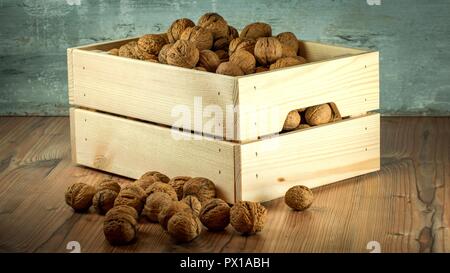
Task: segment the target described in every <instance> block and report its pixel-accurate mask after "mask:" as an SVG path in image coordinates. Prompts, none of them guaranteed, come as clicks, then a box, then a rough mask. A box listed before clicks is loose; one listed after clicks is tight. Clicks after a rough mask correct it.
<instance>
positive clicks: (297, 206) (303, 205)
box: [284, 185, 314, 210]
mask: <svg viewBox="0 0 450 273" xmlns="http://www.w3.org/2000/svg"><path fill="white" fill-rule="evenodd" d="M313 200H314V195H313V193H312V191H311V190H310V189H309V188H308V187H306V186H303V185H298V186H294V187H292V188H290V189H289V190H288V191H287V192H286V194H285V195H284V202H285V203H286V205H288V206H289V207H290V208H292V209H294V210H305V209H307V208H309V207H310V206H311V204H312V202H313Z"/></svg>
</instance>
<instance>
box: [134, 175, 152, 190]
mask: <svg viewBox="0 0 450 273" xmlns="http://www.w3.org/2000/svg"><path fill="white" fill-rule="evenodd" d="M155 182H156V181H155V179H154V178H153V177H151V176H147V177H141V178H139V179H138V180H136V181H135V182H134V184H135V185H137V186H139V187H141V188H142V189H143V190H144V191H146V190H147V189H148V187H150V186H151V185H152V184H153V183H155Z"/></svg>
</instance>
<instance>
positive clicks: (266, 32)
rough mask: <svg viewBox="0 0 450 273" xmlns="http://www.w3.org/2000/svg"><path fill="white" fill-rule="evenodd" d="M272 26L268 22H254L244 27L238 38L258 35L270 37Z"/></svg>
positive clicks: (257, 36)
mask: <svg viewBox="0 0 450 273" xmlns="http://www.w3.org/2000/svg"><path fill="white" fill-rule="evenodd" d="M271 36H272V27H271V26H270V25H269V24H266V23H261V22H256V23H252V24H250V25H247V26H245V27H244V29H243V30H242V31H241V35H239V37H240V38H250V39H254V40H256V39H258V38H260V37H271Z"/></svg>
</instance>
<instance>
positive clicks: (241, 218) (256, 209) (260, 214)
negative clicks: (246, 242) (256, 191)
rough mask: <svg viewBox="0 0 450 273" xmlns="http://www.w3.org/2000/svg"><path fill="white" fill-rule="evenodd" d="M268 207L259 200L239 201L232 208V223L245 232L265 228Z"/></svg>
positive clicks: (236, 228)
mask: <svg viewBox="0 0 450 273" xmlns="http://www.w3.org/2000/svg"><path fill="white" fill-rule="evenodd" d="M266 218H267V209H266V208H265V207H264V206H263V205H261V204H260V203H257V202H250V201H239V202H237V203H236V204H234V206H233V207H231V209H230V223H231V225H232V226H233V227H234V229H235V230H236V231H238V232H240V233H243V234H249V235H250V234H254V233H256V232H260V231H261V230H262V229H263V228H264V224H265V222H266Z"/></svg>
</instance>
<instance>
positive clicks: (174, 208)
mask: <svg viewBox="0 0 450 273" xmlns="http://www.w3.org/2000/svg"><path fill="white" fill-rule="evenodd" d="M180 211H184V212H188V213H191V207H189V205H188V204H186V203H185V202H181V201H174V202H172V203H170V205H168V206H166V207H163V208H162V209H161V212H160V213H159V214H158V222H159V223H160V224H161V226H162V227H163V229H165V230H167V223H168V222H169V220H170V218H171V217H172V216H173V215H174V214H175V213H177V212H180Z"/></svg>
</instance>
